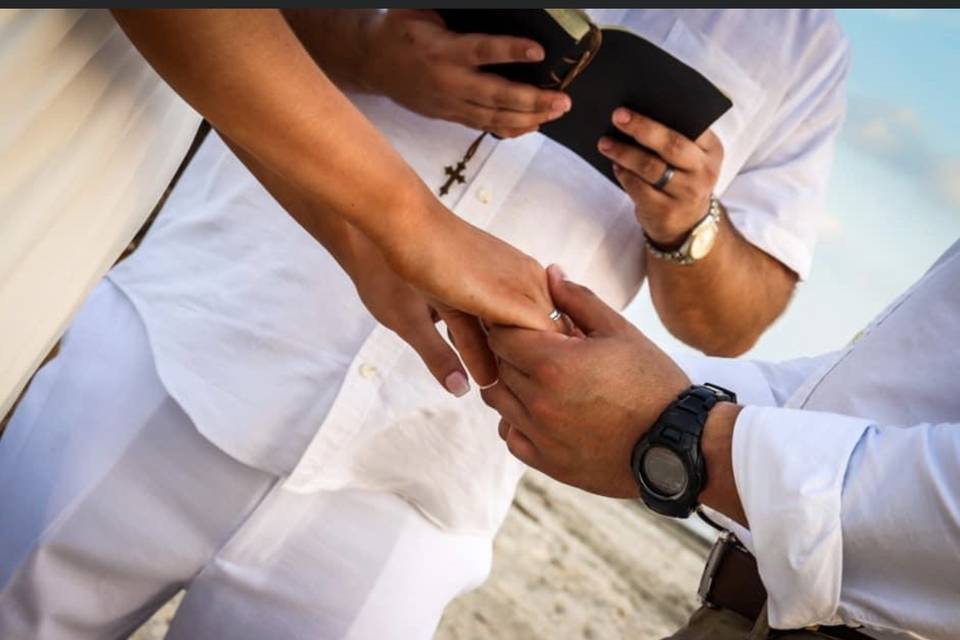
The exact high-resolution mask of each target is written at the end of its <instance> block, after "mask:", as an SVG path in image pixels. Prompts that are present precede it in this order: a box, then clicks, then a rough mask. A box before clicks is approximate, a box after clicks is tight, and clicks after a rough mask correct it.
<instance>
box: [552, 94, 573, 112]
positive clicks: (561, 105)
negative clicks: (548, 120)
mask: <svg viewBox="0 0 960 640" xmlns="http://www.w3.org/2000/svg"><path fill="white" fill-rule="evenodd" d="M550 109H551V111H554V112H556V111H559V112H560V113H566V112H567V111H570V98H566V97H564V98H557V99H556V100H554V101H553V105H551V107H550Z"/></svg>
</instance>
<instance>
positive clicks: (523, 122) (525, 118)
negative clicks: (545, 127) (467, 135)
mask: <svg viewBox="0 0 960 640" xmlns="http://www.w3.org/2000/svg"><path fill="white" fill-rule="evenodd" d="M459 110H460V112H461V114H460V115H459V116H455V117H456V118H457V120H458V121H460V122H461V123H462V124H466V125H467V126H471V127H474V128H476V129H483V130H485V131H494V130H497V129H531V128H536V127H539V126H540V125H541V124H543V123H544V122H549V121H550V120H556V119H557V118H559V117H560V116H561V115H563V114H562V113H555V114H554V113H544V112H539V111H538V112H527V111H510V110H508V109H497V108H494V107H488V106H484V105H481V104H477V103H476V102H473V101H472V100H469V101H463V102H461V103H460V106H459Z"/></svg>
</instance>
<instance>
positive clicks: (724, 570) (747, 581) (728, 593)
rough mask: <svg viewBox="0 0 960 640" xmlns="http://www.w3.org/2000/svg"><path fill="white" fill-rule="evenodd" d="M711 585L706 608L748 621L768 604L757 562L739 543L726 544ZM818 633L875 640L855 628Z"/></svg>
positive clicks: (842, 639)
mask: <svg viewBox="0 0 960 640" xmlns="http://www.w3.org/2000/svg"><path fill="white" fill-rule="evenodd" d="M718 544H721V543H718ZM709 585H710V586H709V588H708V589H707V591H706V593H704V594H702V595H703V599H704V603H705V604H706V605H708V606H711V607H716V608H719V609H728V610H730V611H733V612H734V613H739V614H740V615H742V616H743V617H745V618H747V619H749V620H756V619H757V617H758V616H759V615H760V614H761V612H762V611H763V605H764V603H765V602H766V601H767V590H766V589H765V588H764V586H763V582H762V581H761V580H760V572H759V571H758V570H757V561H756V559H755V558H754V557H753V555H752V554H751V553H750V552H749V551H747V550H746V549H744V548H743V547H742V546H740V545H739V544H737V543H736V542H730V543H727V544H726V548H725V549H724V551H723V553H722V555H720V556H719V558H718V559H717V562H716V564H715V569H714V572H713V576H712V580H710V583H709ZM816 631H817V633H821V634H823V635H825V636H829V637H831V638H838V639H840V640H872V638H870V637H869V636H866V635H864V634H862V633H860V632H859V631H857V630H856V629H854V628H852V627H817V628H816ZM776 634H777V632H776V630H771V633H770V637H771V638H776Z"/></svg>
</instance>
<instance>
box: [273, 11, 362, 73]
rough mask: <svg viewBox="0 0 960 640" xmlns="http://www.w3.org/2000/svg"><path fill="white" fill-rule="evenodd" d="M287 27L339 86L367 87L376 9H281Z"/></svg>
mask: <svg viewBox="0 0 960 640" xmlns="http://www.w3.org/2000/svg"><path fill="white" fill-rule="evenodd" d="M282 12H283V16H284V18H286V20H287V23H288V24H289V25H290V28H291V29H293V31H294V33H295V34H296V35H297V38H299V39H300V42H301V43H303V46H304V47H305V48H306V50H307V52H308V53H309V54H310V55H311V56H312V57H313V59H314V60H315V61H316V62H317V64H318V65H320V68H322V69H323V70H324V72H325V73H326V74H327V75H328V76H330V78H331V79H333V81H334V82H336V83H337V85H338V86H339V87H340V88H342V89H352V90H360V91H369V90H370V87H369V86H368V85H367V83H366V81H365V79H364V74H365V67H366V63H367V62H368V61H369V60H370V57H371V55H375V53H376V52H373V51H371V50H370V46H369V42H370V29H371V27H372V26H373V25H374V24H375V23H376V21H377V20H379V19H380V18H381V12H380V11H379V10H377V9H283V10H282Z"/></svg>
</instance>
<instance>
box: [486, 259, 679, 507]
mask: <svg viewBox="0 0 960 640" xmlns="http://www.w3.org/2000/svg"><path fill="white" fill-rule="evenodd" d="M549 280H550V293H551V296H552V297H553V301H554V303H555V304H556V306H557V308H558V309H560V310H561V311H563V312H564V313H566V314H567V316H568V317H569V318H570V320H571V321H572V322H573V323H574V324H575V325H576V326H577V328H578V329H579V330H580V332H582V333H581V335H574V336H567V335H563V334H560V333H551V332H544V331H536V330H529V329H515V328H505V327H494V328H493V329H491V331H490V347H491V348H492V349H493V351H494V353H495V354H496V355H497V356H498V358H499V359H500V384H498V385H496V386H494V387H492V388H490V389H486V390H485V391H483V398H484V400H485V401H486V403H487V404H488V405H490V406H491V407H493V408H494V409H496V410H497V411H498V412H499V413H500V415H501V416H502V418H503V420H502V421H501V423H500V436H501V437H502V438H503V439H504V440H505V441H506V443H507V446H508V447H509V449H510V451H511V453H513V455H514V456H516V457H517V458H519V459H520V460H521V461H523V462H525V463H526V464H528V465H530V466H532V467H534V468H536V469H539V470H540V471H543V472H544V473H546V474H547V475H550V476H552V477H554V478H555V479H557V480H559V481H561V482H564V483H567V484H571V485H574V486H577V487H580V488H581V489H585V490H587V491H590V492H593V493H598V494H601V495H607V496H613V497H620V498H635V497H637V495H638V491H637V487H636V484H635V482H634V480H633V477H632V474H631V473H630V453H631V450H632V449H633V445H634V444H635V443H636V441H637V440H638V439H639V438H640V436H641V435H642V434H643V433H644V432H645V431H646V430H647V429H648V428H649V427H650V425H651V424H652V423H653V422H654V421H655V420H656V418H657V417H658V416H659V415H660V413H661V412H662V411H663V410H664V409H665V408H666V406H667V405H668V404H669V403H670V402H671V401H673V400H674V399H675V398H676V397H677V394H679V393H680V392H681V391H682V390H684V389H685V388H687V387H688V386H689V385H690V380H689V379H688V378H687V376H686V374H684V373H683V371H681V370H680V368H679V367H678V366H677V365H676V364H675V363H674V362H673V361H672V360H671V359H670V358H669V357H668V356H667V355H666V354H665V353H663V352H662V351H661V350H660V349H659V348H658V347H657V346H656V345H654V344H653V343H652V342H651V341H650V340H648V339H647V338H646V337H645V336H644V335H643V334H642V333H641V332H640V331H639V330H637V329H636V328H635V327H634V326H632V325H631V324H630V323H629V322H627V321H626V320H625V319H624V318H623V317H621V316H620V315H619V314H618V313H617V312H616V311H614V310H613V309H611V308H610V307H608V306H607V305H606V304H604V303H603V302H602V301H601V300H600V299H599V298H597V297H596V295H594V294H593V293H592V292H591V291H590V290H588V289H586V288H584V287H582V286H580V285H577V284H574V283H572V282H569V281H566V280H564V279H563V276H562V273H561V272H560V271H559V269H557V268H556V267H551V268H550V270H549Z"/></svg>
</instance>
